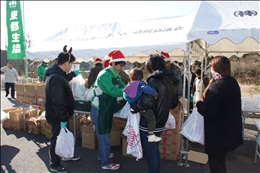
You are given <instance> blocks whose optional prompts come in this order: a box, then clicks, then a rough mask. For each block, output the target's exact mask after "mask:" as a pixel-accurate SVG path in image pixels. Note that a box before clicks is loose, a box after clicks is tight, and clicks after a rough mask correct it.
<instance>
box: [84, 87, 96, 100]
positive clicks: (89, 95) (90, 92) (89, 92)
mask: <svg viewBox="0 0 260 173" xmlns="http://www.w3.org/2000/svg"><path fill="white" fill-rule="evenodd" d="M93 97H94V88H93V87H91V88H89V89H87V90H86V92H85V95H84V100H86V101H91V100H92V98H93Z"/></svg>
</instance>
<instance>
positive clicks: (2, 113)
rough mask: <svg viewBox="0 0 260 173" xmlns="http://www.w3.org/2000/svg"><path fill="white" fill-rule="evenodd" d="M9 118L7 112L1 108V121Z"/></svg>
mask: <svg viewBox="0 0 260 173" xmlns="http://www.w3.org/2000/svg"><path fill="white" fill-rule="evenodd" d="M9 118H10V115H9V112H8V113H5V112H4V111H2V110H1V123H3V122H4V121H5V120H6V119H9Z"/></svg>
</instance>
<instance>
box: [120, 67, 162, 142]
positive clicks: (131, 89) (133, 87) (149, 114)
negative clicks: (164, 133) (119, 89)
mask: <svg viewBox="0 0 260 173" xmlns="http://www.w3.org/2000/svg"><path fill="white" fill-rule="evenodd" d="M129 78H130V83H129V84H127V85H126V86H125V88H124V90H123V91H124V92H123V96H124V99H125V100H126V101H127V102H128V103H129V104H130V105H131V104H133V103H134V102H136V101H137V100H138V99H139V98H140V96H141V95H142V94H149V95H151V96H153V97H154V98H155V99H156V98H157V95H158V93H157V92H156V91H155V90H154V89H153V88H151V87H150V86H149V85H147V84H146V83H145V82H143V81H142V80H143V71H142V70H141V69H139V68H133V69H132V70H131V71H130V74H129ZM140 114H141V115H143V116H144V117H145V118H146V119H147V124H148V141H149V142H158V141H160V140H161V137H158V136H156V135H154V130H155V124H156V121H155V116H154V113H153V111H152V110H151V109H149V110H143V111H141V112H140Z"/></svg>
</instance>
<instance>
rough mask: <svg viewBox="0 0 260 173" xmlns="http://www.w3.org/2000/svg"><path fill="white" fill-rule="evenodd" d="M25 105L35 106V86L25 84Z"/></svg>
mask: <svg viewBox="0 0 260 173" xmlns="http://www.w3.org/2000/svg"><path fill="white" fill-rule="evenodd" d="M24 88H25V102H24V103H25V104H31V105H37V94H36V86H35V84H32V83H31V84H25V85H24Z"/></svg>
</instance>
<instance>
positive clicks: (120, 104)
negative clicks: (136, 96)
mask: <svg viewBox="0 0 260 173" xmlns="http://www.w3.org/2000/svg"><path fill="white" fill-rule="evenodd" d="M125 104H126V101H125V99H123V100H118V101H116V108H115V113H116V112H118V111H119V110H121V109H122V108H123V107H124V106H125Z"/></svg>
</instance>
